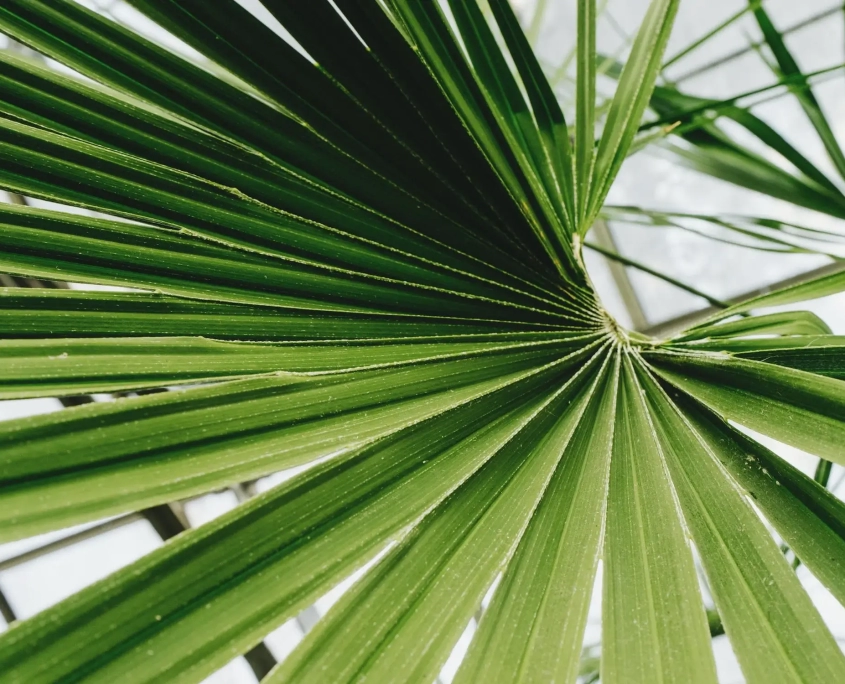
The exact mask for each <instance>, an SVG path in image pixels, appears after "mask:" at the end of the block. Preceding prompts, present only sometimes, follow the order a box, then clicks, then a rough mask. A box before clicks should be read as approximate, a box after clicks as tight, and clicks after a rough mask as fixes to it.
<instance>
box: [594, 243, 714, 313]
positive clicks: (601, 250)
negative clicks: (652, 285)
mask: <svg viewBox="0 0 845 684" xmlns="http://www.w3.org/2000/svg"><path fill="white" fill-rule="evenodd" d="M584 246H585V247H589V248H590V249H592V250H593V251H595V252H598V253H599V254H603V255H604V256H606V257H607V258H608V259H613V260H614V261H618V262H619V263H621V264H625V265H626V266H630V267H631V268H635V269H637V270H638V271H642V272H643V273H648V274H649V275H651V276H654V277H655V278H659V279H660V280H663V281H664V282H667V283H669V284H670V285H674V286H675V287H677V288H678V289H680V290H685V291H686V292H689V293H690V294H694V295H696V296H697V297H701V298H702V299H705V300H706V301H707V302H709V303H710V304H711V305H713V306H715V307H718V308H720V309H727V308H728V306H730V305H729V304H728V303H727V302H724V301H722V300H721V299H716V298H715V297H711V296H710V295H708V294H705V293H704V292H702V291H701V290H697V289H696V288H694V287H692V285H687V284H686V283H683V282H681V281H680V280H675V279H674V278H672V277H671V276H667V275H666V274H665V273H661V272H660V271H655V270H654V269H653V268H649V267H648V266H646V265H645V264H641V263H639V262H638V261H633V260H632V259H628V258H627V257H623V256H622V255H621V254H617V253H616V252H613V251H611V250H609V249H605V248H604V247H599V246H598V245H597V244H595V243H592V242H585V243H584Z"/></svg>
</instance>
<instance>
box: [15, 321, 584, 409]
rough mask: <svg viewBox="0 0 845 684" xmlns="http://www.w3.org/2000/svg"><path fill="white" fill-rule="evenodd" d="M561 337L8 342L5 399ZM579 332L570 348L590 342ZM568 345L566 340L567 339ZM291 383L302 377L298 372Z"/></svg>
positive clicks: (475, 350)
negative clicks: (359, 341)
mask: <svg viewBox="0 0 845 684" xmlns="http://www.w3.org/2000/svg"><path fill="white" fill-rule="evenodd" d="M564 339H565V336H562V337H560V338H559V339H554V338H550V339H537V340H535V341H530V340H518V339H515V340H510V341H509V340H508V339H507V338H497V339H494V340H490V339H488V340H484V341H483V340H476V341H466V342H461V341H456V342H454V343H453V344H449V343H447V342H445V341H443V340H440V341H438V342H436V343H433V342H424V341H423V342H406V343H403V344H398V343H395V342H394V343H390V342H378V341H370V342H365V343H363V344H354V343H350V342H344V343H341V344H339V343H330V344H314V343H309V344H287V345H279V346H276V345H270V344H266V343H265V344H245V343H231V342H220V341H215V340H209V339H204V338H197V337H175V338H155V337H147V338H144V339H142V340H136V339H133V338H107V339H105V340H81V339H73V338H69V339H57V340H0V358H3V360H4V364H3V366H2V367H0V398H6V399H17V398H25V397H36V396H55V395H57V394H85V393H97V392H113V391H115V390H132V389H138V388H144V387H161V386H162V385H170V386H172V385H179V384H189V383H194V382H199V381H203V380H205V381H211V380H225V379H233V378H237V377H243V376H250V375H264V374H274V373H281V374H283V375H288V376H293V375H295V374H299V375H300V376H301V378H300V379H302V380H305V379H306V378H307V377H308V376H320V375H327V374H332V373H348V372H355V371H362V370H367V369H376V368H389V367H398V366H405V365H414V364H419V363H427V362H431V361H443V360H446V359H449V358H460V357H463V356H477V355H481V354H491V353H492V354H496V353H501V352H508V351H517V350H520V349H523V350H528V349H532V348H536V347H543V346H552V347H554V348H555V350H562V349H563V347H562V346H561V343H562V342H564ZM584 341H585V340H584V338H583V337H581V336H576V337H575V338H574V339H573V340H572V341H571V343H570V348H571V349H572V350H576V349H578V348H580V347H581V346H582V345H583V343H584ZM564 343H565V342H564ZM291 380H294V378H293V377H291Z"/></svg>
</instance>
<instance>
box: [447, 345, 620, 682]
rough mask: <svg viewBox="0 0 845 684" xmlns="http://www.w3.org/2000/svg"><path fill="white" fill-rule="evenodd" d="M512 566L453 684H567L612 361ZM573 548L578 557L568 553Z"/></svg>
mask: <svg viewBox="0 0 845 684" xmlns="http://www.w3.org/2000/svg"><path fill="white" fill-rule="evenodd" d="M607 363H608V367H607V368H606V370H605V371H604V377H603V378H602V379H601V381H600V384H599V385H598V386H597V387H596V389H595V391H594V397H593V400H592V401H591V403H590V405H589V406H588V407H587V409H586V411H585V414H584V417H583V418H582V420H581V421H580V423H579V426H578V429H577V430H576V432H575V434H574V435H573V437H572V441H571V442H570V444H569V446H568V447H567V449H566V451H565V452H564V454H563V457H562V459H561V462H560V464H559V466H558V469H557V471H556V472H555V475H554V477H553V478H552V480H551V482H550V483H549V486H548V488H547V490H546V494H545V496H544V497H543V500H542V501H541V502H540V505H539V506H538V508H537V512H536V513H535V515H534V517H533V518H532V520H531V523H530V525H529V526H528V528H527V529H526V531H525V535H524V537H523V539H522V541H521V542H520V544H519V546H518V547H517V549H516V552H515V554H514V558H513V560H512V561H511V562H510V563H509V564H508V568H507V570H506V571H505V573H504V576H503V578H502V580H501V583H500V584H499V586H498V588H497V589H496V592H495V594H494V595H493V600H492V602H491V604H490V606H489V608H488V609H487V611H486V612H485V613H484V615H483V617H482V619H481V624H480V626H479V631H478V634H477V635H476V637H475V639H474V640H473V642H472V644H471V645H470V649H469V652H468V654H467V656H466V660H465V661H464V663H463V664H462V665H461V669H460V670H459V672H458V675H457V679H456V681H457V682H460V684H465V683H467V682H477V681H490V682H503V683H504V682H528V681H536V680H538V679H540V680H544V679H551V678H555V679H559V680H560V681H572V680H573V679H574V677H575V675H576V673H577V670H578V656H579V654H580V652H581V644H582V642H583V634H584V626H585V624H586V620H587V610H588V608H589V605H590V597H591V595H592V591H593V582H594V578H595V573H596V567H597V565H598V560H599V556H600V552H601V547H600V544H601V528H602V525H601V520H602V517H603V505H602V503H601V502H602V501H603V500H604V498H605V496H606V492H607V475H608V465H609V461H610V451H611V444H612V440H613V425H614V415H615V412H616V385H617V382H618V374H619V359H618V357H617V358H612V359H610V360H609V361H608V362H607ZM574 548H577V549H579V550H580V551H579V553H571V552H570V550H571V549H574Z"/></svg>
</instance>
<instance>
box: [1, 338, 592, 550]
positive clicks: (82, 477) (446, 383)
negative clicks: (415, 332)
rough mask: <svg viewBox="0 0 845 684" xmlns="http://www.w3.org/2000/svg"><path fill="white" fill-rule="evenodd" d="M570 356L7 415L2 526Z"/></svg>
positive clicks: (213, 475)
mask: <svg viewBox="0 0 845 684" xmlns="http://www.w3.org/2000/svg"><path fill="white" fill-rule="evenodd" d="M583 354H584V351H579V352H576V357H581V356H583ZM573 360H574V358H570V359H567V357H566V356H564V357H563V358H562V359H561V358H560V356H559V354H556V353H555V352H554V351H552V350H547V351H545V352H541V353H539V354H538V353H536V352H535V353H531V352H529V353H527V354H526V353H517V354H513V355H505V356H503V357H501V359H499V360H498V361H494V362H492V363H491V361H490V360H487V359H485V360H481V359H475V360H472V359H463V360H458V361H452V362H448V361H447V362H445V363H444V364H437V363H435V364H431V365H421V366H419V367H417V368H414V367H410V368H406V369H396V370H393V369H388V370H377V371H363V372H362V373H361V374H360V375H359V376H358V382H355V381H352V379H351V378H347V377H343V378H333V377H326V378H322V379H317V380H311V381H303V380H302V379H301V378H299V377H297V376H293V377H285V376H284V375H282V376H273V377H269V378H260V379H252V380H244V381H238V382H232V383H226V384H221V385H217V386H213V387H210V388H204V389H195V390H190V391H187V392H178V393H166V394H157V395H154V396H150V397H141V398H137V399H124V400H121V401H117V402H114V403H109V404H93V405H89V406H82V407H78V408H76V409H73V410H67V411H62V412H60V413H57V414H47V415H42V416H36V417H33V418H24V419H20V420H16V421H8V422H5V423H3V425H2V430H0V443H2V445H3V448H2V454H3V456H2V460H0V477H2V480H0V482H2V484H3V486H4V487H5V488H6V492H7V493H6V495H5V502H6V505H5V506H4V507H3V510H2V516H3V530H2V534H3V536H4V537H5V538H7V539H9V538H19V537H21V536H24V535H26V534H34V533H36V532H37V531H44V530H49V529H56V528H58V527H62V526H65V525H68V524H73V523H74V522H83V521H85V520H91V519H96V518H98V517H103V516H105V515H110V514H113V513H119V512H123V511H126V510H134V509H138V508H142V507H143V506H145V505H151V504H153V503H154V502H155V503H160V502H162V501H166V500H168V499H172V498H174V497H184V496H188V495H190V494H195V493H200V492H203V491H209V490H213V489H215V488H217V487H220V486H222V485H225V484H229V483H232V482H239V481H242V480H246V479H249V478H255V477H259V476H261V475H265V474H269V473H271V472H274V471H278V470H281V469H284V468H288V467H292V466H297V465H302V464H304V463H308V462H309V461H313V460H315V459H318V458H322V457H326V456H330V455H332V454H334V453H336V452H337V451H338V450H348V449H351V448H355V447H359V446H363V445H366V444H369V443H373V442H374V441H376V440H378V439H381V438H383V437H386V436H389V435H391V434H393V433H394V432H396V431H397V430H400V429H402V428H404V427H408V426H410V425H413V424H415V423H417V422H419V421H421V420H423V419H424V418H426V417H431V416H435V415H438V414H439V413H442V412H443V411H446V410H449V409H451V408H454V407H455V406H459V405H461V404H462V403H464V402H467V401H471V400H472V399H475V398H478V397H481V396H484V395H485V394H487V393H489V392H491V391H495V390H500V389H503V388H504V387H507V386H509V385H511V384H513V383H514V382H519V381H525V382H527V383H529V384H531V383H533V382H541V381H542V380H543V379H545V378H548V377H549V376H550V375H554V374H555V373H556V372H560V371H559V370H558V369H559V368H560V367H561V366H564V367H565V366H566V365H567V363H571V362H572V361H573ZM459 388H460V389H459ZM291 392H293V394H291ZM285 395H290V396H285ZM281 397H285V398H284V399H280V398H281ZM329 400H331V401H329ZM356 415H357V419H356V418H355V417H354V416H356ZM187 416H190V424H189V425H190V426H189V427H188V426H187V425H186V417H187ZM317 418H319V419H320V420H315V419H317ZM95 438H96V439H97V440H98V441H97V443H98V445H99V446H98V449H97V450H96V451H95V452H94V451H92V450H91V449H90V448H89V444H90V443H91V440H92V439H95ZM57 454H58V455H59V457H58V458H57V457H56V455H57ZM200 464H202V465H200ZM38 492H40V494H38ZM48 492H49V494H48ZM69 500H73V501H74V504H75V505H74V507H73V509H72V510H68V508H67V502H68V501H69Z"/></svg>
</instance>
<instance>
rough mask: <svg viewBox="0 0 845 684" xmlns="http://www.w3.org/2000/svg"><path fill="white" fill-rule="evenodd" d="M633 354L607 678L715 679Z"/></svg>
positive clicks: (626, 379)
mask: <svg viewBox="0 0 845 684" xmlns="http://www.w3.org/2000/svg"><path fill="white" fill-rule="evenodd" d="M645 391H646V390H645V389H644V388H643V387H641V386H640V384H639V383H638V381H637V379H636V377H635V375H634V370H633V367H632V365H631V362H630V361H629V360H627V359H626V361H625V362H624V364H623V367H622V375H621V380H620V383H619V400H618V408H617V411H616V426H615V428H614V433H613V434H614V438H613V455H612V457H611V461H610V485H609V489H608V493H607V521H606V523H605V524H606V531H605V539H604V552H603V555H602V557H603V560H604V575H603V581H602V586H603V589H604V595H603V600H602V608H603V615H602V661H601V678H602V681H603V682H609V683H613V682H652V681H655V680H657V681H666V682H671V681H678V680H679V679H684V680H686V681H690V682H715V681H716V671H715V666H714V663H713V653H712V649H711V647H710V634H709V632H708V629H707V621H706V618H705V615H704V606H703V604H702V600H701V594H700V592H699V588H698V579H697V577H696V574H695V568H694V566H693V562H692V553H691V550H690V548H689V545H688V542H687V540H686V538H685V535H684V531H683V529H682V527H681V521H680V519H679V513H680V511H679V510H678V506H677V504H676V501H675V496H676V495H675V493H674V492H673V490H672V486H671V484H670V480H669V477H668V475H669V470H668V465H667V464H666V462H665V459H666V456H665V455H664V454H663V448H664V447H662V446H661V445H660V444H659V443H658V442H657V437H656V434H655V428H654V426H653V425H652V424H651V421H652V420H653V418H651V417H650V416H649V412H648V406H647V405H646V403H645V400H644V398H643V397H642V396H641V395H642V394H643V393H644V392H645Z"/></svg>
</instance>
